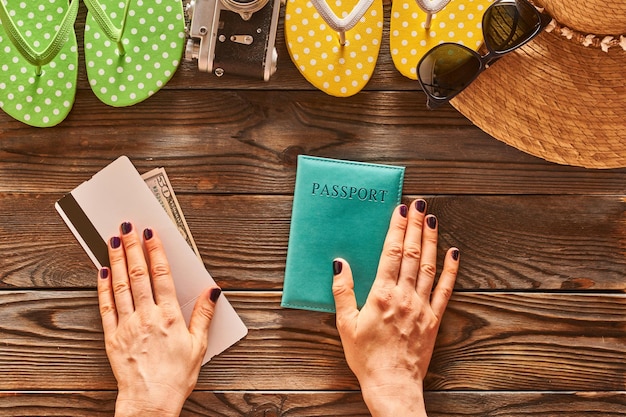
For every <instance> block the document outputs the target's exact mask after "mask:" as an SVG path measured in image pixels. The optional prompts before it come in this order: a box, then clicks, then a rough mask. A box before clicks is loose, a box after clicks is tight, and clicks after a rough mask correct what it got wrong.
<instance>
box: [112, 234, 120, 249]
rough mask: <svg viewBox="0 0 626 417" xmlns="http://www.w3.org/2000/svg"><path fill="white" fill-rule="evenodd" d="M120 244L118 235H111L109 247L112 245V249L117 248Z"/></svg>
mask: <svg viewBox="0 0 626 417" xmlns="http://www.w3.org/2000/svg"><path fill="white" fill-rule="evenodd" d="M121 244H122V241H121V240H120V238H119V237H117V236H113V237H112V238H111V247H112V248H113V249H117V248H119V247H120V245H121Z"/></svg>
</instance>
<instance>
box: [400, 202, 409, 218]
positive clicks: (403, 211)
mask: <svg viewBox="0 0 626 417" xmlns="http://www.w3.org/2000/svg"><path fill="white" fill-rule="evenodd" d="M407 214H408V207H407V206H405V205H404V204H403V205H401V206H400V215H401V216H402V217H406V215H407Z"/></svg>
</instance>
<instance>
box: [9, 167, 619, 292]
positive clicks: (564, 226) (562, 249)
mask: <svg viewBox="0 0 626 417" xmlns="http://www.w3.org/2000/svg"><path fill="white" fill-rule="evenodd" d="M177 181H178V178H177V177H172V182H173V184H174V186H175V185H176V184H177ZM60 196H61V195H60V194H29V193H27V194H22V193H17V194H6V193H5V194H0V233H1V234H2V236H5V237H6V238H5V239H0V251H1V253H3V254H4V255H5V256H3V257H0V287H2V286H4V287H17V288H44V287H45V288H93V287H94V286H95V279H96V278H95V274H96V272H95V268H94V267H93V265H92V264H91V261H89V259H88V257H87V255H86V254H85V253H84V252H83V250H82V248H81V246H80V245H79V244H78V242H76V241H75V239H74V237H73V235H72V234H71V233H70V232H69V230H68V229H67V228H66V227H65V224H64V223H63V221H62V220H61V218H60V217H59V216H58V215H57V213H56V212H55V210H54V208H53V205H54V202H55V201H56V199H58V198H60ZM415 197H416V196H408V195H405V197H404V199H405V201H406V202H407V203H408V202H410V201H411V199H413V198H415ZM179 199H180V203H181V206H182V208H183V211H184V213H185V216H186V218H187V221H188V223H189V227H190V229H191V232H192V234H193V235H194V239H195V241H196V244H197V245H198V248H199V249H200V252H201V255H202V257H203V260H204V262H205V264H206V266H207V269H208V270H209V271H210V272H211V274H212V275H213V276H214V277H215V279H216V280H217V281H218V283H219V284H220V285H221V286H222V287H223V288H225V289H230V290H232V289H235V290H238V289H239V290H240V289H273V290H279V289H282V283H283V277H284V268H285V258H286V254H287V241H288V238H289V224H290V218H291V203H292V198H291V197H289V196H261V195H204V194H182V195H179ZM427 200H428V202H429V206H430V212H432V213H434V214H436V215H437V216H438V217H439V222H440V226H439V230H440V251H439V252H440V254H443V253H444V252H445V251H446V250H447V249H448V248H450V247H451V246H457V247H458V248H459V249H460V250H461V253H462V257H463V262H462V269H461V272H460V276H459V278H458V282H457V288H458V289H466V290H486V289H498V290H503V289H507V290H511V289H515V290H532V289H540V290H576V291H579V290H594V291H601V290H604V291H606V290H624V289H625V288H626V283H625V281H624V276H625V274H626V258H625V257H624V253H626V238H625V237H624V236H626V201H625V200H624V199H623V198H621V197H612V196H605V197H598V196H578V197H572V196H490V197H476V196H427ZM440 258H441V255H440Z"/></svg>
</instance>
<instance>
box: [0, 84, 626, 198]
mask: <svg viewBox="0 0 626 417" xmlns="http://www.w3.org/2000/svg"><path fill="white" fill-rule="evenodd" d="M410 94H411V93H408V92H363V93H360V94H358V95H356V96H354V97H351V98H348V99H345V100H339V101H338V100H337V99H336V98H334V97H329V96H326V95H325V94H322V93H317V92H302V93H298V94H292V93H289V92H281V91H204V92H203V91H190V90H184V91H183V90H181V91H170V90H168V91H164V92H163V94H159V95H158V96H155V97H152V98H151V99H150V100H148V101H145V102H143V103H140V104H138V105H136V106H133V107H130V108H128V109H124V110H123V111H122V110H120V109H116V108H112V107H108V106H106V105H104V104H102V103H100V102H99V101H98V100H97V99H96V98H95V97H94V96H93V95H92V94H91V93H90V92H86V91H81V92H79V94H78V97H77V102H76V105H75V107H74V109H73V110H72V112H71V113H70V115H69V117H68V119H67V120H66V122H64V123H63V124H61V125H60V126H59V127H57V128H55V129H36V128H32V127H29V126H26V125H24V124H22V123H20V122H18V121H15V120H13V119H11V118H10V117H9V116H7V115H6V114H4V113H3V112H0V191H5V192H11V191H24V192H26V191H27V192H36V193H38V192H67V191H68V190H70V189H72V188H74V187H75V186H76V185H77V184H79V183H81V182H82V181H84V180H86V179H88V178H90V177H91V176H92V175H93V174H94V173H95V172H97V171H98V170H100V169H101V168H103V167H104V166H105V165H106V164H108V163H109V162H111V161H112V160H113V159H115V158H117V157H118V156H119V155H121V154H127V155H129V156H130V157H131V159H132V160H133V162H135V163H136V165H137V167H138V169H139V170H140V171H142V172H144V171H147V170H149V169H151V168H153V167H155V166H165V167H166V168H167V170H168V172H169V173H170V174H171V176H172V177H173V179H175V180H176V188H177V190H178V191H179V192H207V193H252V194H257V193H264V194H291V193H292V192H293V183H294V176H295V166H296V157H297V155H298V154H312V155H318V156H326V157H332V158H340V159H352V160H361V161H367V162H379V163H390V164H395V165H401V166H406V167H407V172H406V176H405V193H409V194H418V193H425V194H552V193H558V194H576V193H585V194H626V169H616V170H587V169H583V168H576V167H566V166H560V165H556V164H551V163H548V162H546V161H543V160H541V159H539V158H535V157H532V156H530V155H528V154H525V153H523V152H521V151H518V150H516V149H514V148H512V147H510V146H508V145H505V144H504V143H502V142H500V141H498V140H495V139H493V138H491V137H489V136H488V135H486V134H485V133H483V132H482V131H480V130H479V129H477V128H476V127H474V126H472V125H471V124H470V123H469V122H468V121H467V120H466V119H464V118H463V117H462V116H460V115H459V114H458V113H456V112H454V111H452V110H443V111H438V112H437V113H433V112H429V111H428V110H426V109H425V107H424V106H423V105H421V106H420V105H414V104H413V102H414V99H413V98H412V97H410ZM276 103H280V105H279V106H277V105H276ZM164 108H166V109H168V110H167V111H166V112H164V111H163V109H164Z"/></svg>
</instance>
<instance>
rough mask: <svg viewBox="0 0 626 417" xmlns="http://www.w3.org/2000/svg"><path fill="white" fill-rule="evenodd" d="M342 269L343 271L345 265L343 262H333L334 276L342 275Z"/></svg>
mask: <svg viewBox="0 0 626 417" xmlns="http://www.w3.org/2000/svg"><path fill="white" fill-rule="evenodd" d="M342 269H343V263H342V262H341V261H333V274H335V275H339V274H341V270H342Z"/></svg>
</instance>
